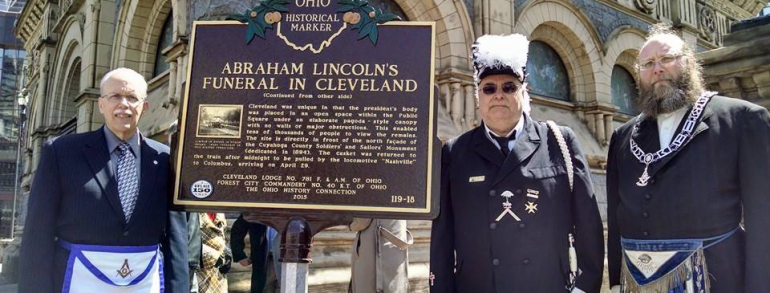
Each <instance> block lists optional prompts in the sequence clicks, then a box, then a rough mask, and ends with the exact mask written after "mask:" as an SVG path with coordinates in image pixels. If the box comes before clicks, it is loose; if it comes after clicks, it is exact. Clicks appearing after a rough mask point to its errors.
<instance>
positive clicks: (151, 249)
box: [59, 239, 164, 293]
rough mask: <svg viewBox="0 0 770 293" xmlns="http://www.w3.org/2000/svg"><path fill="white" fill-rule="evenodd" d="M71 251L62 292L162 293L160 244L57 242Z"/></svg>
mask: <svg viewBox="0 0 770 293" xmlns="http://www.w3.org/2000/svg"><path fill="white" fill-rule="evenodd" d="M59 246H61V247H62V248H64V249H67V250H69V251H70V256H69V260H68V261H67V269H66V271H65V273H64V284H63V286H62V293H103V292H120V293H140V292H141V293H163V291H164V286H163V261H162V260H161V255H160V249H159V245H157V244H156V245H149V246H102V245H85V244H73V243H69V242H67V241H63V240H61V239H60V240H59Z"/></svg>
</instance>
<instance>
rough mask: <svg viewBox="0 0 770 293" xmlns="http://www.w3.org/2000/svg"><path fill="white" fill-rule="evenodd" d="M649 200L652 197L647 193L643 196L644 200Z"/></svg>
mask: <svg viewBox="0 0 770 293" xmlns="http://www.w3.org/2000/svg"><path fill="white" fill-rule="evenodd" d="M651 198H652V195H650V194H649V193H646V194H645V195H644V199H646V200H650V199H651Z"/></svg>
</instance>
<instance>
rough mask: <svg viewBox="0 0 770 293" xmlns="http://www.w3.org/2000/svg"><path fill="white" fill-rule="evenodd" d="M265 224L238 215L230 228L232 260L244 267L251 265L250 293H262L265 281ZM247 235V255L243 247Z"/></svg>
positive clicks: (266, 267) (266, 252)
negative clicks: (248, 247) (248, 245)
mask: <svg viewBox="0 0 770 293" xmlns="http://www.w3.org/2000/svg"><path fill="white" fill-rule="evenodd" d="M267 229H268V228H267V226H265V225H262V224H259V223H252V222H248V221H246V220H245V219H244V218H243V215H240V216H239V217H238V219H236V220H235V222H233V227H231V228H230V248H231V250H232V251H233V261H236V262H238V263H240V264H241V265H242V266H244V267H248V266H251V291H249V292H251V293H262V290H263V289H264V288H265V284H266V281H267V270H269V269H272V268H270V267H268V266H267V263H268V262H267V257H268V238H267ZM246 234H248V235H249V240H250V241H249V244H250V246H251V251H250V253H249V256H247V255H246V253H245V252H244V249H245V248H246V243H245V241H244V239H245V238H246Z"/></svg>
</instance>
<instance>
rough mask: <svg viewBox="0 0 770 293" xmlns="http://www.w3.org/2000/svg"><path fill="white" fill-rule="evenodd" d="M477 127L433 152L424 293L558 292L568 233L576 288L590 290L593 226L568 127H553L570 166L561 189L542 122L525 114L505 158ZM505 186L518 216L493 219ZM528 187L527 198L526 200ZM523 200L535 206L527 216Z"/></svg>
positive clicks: (596, 253) (591, 204)
mask: <svg viewBox="0 0 770 293" xmlns="http://www.w3.org/2000/svg"><path fill="white" fill-rule="evenodd" d="M522 119H524V118H522ZM484 131H485V128H484V126H483V125H482V126H480V127H477V128H475V129H473V130H471V131H469V132H467V133H465V134H463V135H461V136H460V137H458V138H456V139H453V140H450V141H448V142H447V143H446V145H444V147H443V150H442V167H441V199H440V200H441V202H440V208H441V211H440V213H439V215H438V218H436V219H435V220H434V221H433V228H432V232H431V233H432V235H431V249H430V267H431V271H432V274H433V281H432V282H433V285H432V286H431V292H432V293H454V292H457V293H465V292H473V293H476V292H478V293H491V292H497V293H533V292H537V293H557V292H567V290H566V289H565V286H566V285H567V283H568V280H569V257H568V247H569V238H568V234H570V233H573V235H574V236H575V238H576V242H575V247H576V249H577V254H578V266H579V268H580V270H582V274H581V275H580V277H579V278H578V279H577V287H578V288H580V289H581V290H583V291H586V292H589V293H594V292H599V287H600V286H601V279H602V271H603V268H604V261H603V259H604V244H603V236H602V235H603V232H602V224H601V218H600V216H599V209H598V207H597V205H596V199H595V198H594V195H593V188H592V185H591V179H590V173H589V172H590V170H589V168H588V165H587V164H586V160H585V158H584V156H583V153H582V151H581V149H580V147H579V145H578V143H577V141H576V139H575V135H574V133H573V132H572V130H570V129H569V128H566V127H561V131H562V133H563V134H564V137H565V139H566V141H567V144H568V146H569V149H570V154H571V155H572V161H573V164H574V171H575V173H574V174H575V177H574V178H575V182H574V190H573V191H571V192H570V187H569V182H568V179H567V171H566V168H565V163H564V159H563V157H562V153H561V151H560V148H559V145H558V143H557V142H556V139H555V137H554V135H553V133H552V132H551V131H549V130H548V127H547V125H546V124H545V123H541V122H535V121H532V119H531V118H530V117H529V116H526V120H525V124H524V130H523V133H521V134H520V135H519V136H518V138H517V139H516V143H515V146H514V148H513V150H512V151H511V154H510V155H509V156H508V157H507V159H505V161H503V160H504V157H503V155H502V153H501V152H500V150H499V149H498V148H497V147H496V146H495V145H494V144H493V143H492V142H491V141H490V140H489V139H488V138H487V137H486V135H485V133H484ZM481 177H483V179H480V178H481ZM505 191H510V192H512V193H513V194H514V196H513V197H511V198H510V200H509V201H510V203H511V204H512V211H513V212H514V213H515V214H516V215H517V216H518V217H519V218H521V221H516V220H515V219H514V218H513V217H511V216H510V215H505V216H504V217H503V218H502V219H501V220H500V221H499V222H498V221H496V219H497V217H498V216H499V215H500V214H501V213H502V212H503V206H502V203H503V202H505V199H504V198H503V197H501V196H500V195H501V193H503V192H505ZM533 192H538V196H539V198H538V199H537V200H535V199H533V198H531V197H528V196H527V194H528V193H533ZM529 202H533V203H535V204H537V210H536V211H534V210H533V211H534V213H530V212H528V211H526V210H525V205H526V204H528V203H529Z"/></svg>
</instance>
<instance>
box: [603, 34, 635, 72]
mask: <svg viewBox="0 0 770 293" xmlns="http://www.w3.org/2000/svg"><path fill="white" fill-rule="evenodd" d="M644 37H645V32H643V31H641V30H639V29H636V28H631V27H628V26H624V27H620V28H617V29H615V31H613V32H612V34H610V38H608V41H607V44H606V49H605V52H606V54H605V55H604V68H602V71H603V72H609V73H611V72H612V67H613V66H615V65H619V66H621V67H623V68H624V69H626V70H627V71H628V72H629V73H631V75H633V76H634V79H635V80H636V81H637V82H639V75H638V74H637V72H636V69H635V68H634V65H635V63H636V58H637V56H638V55H639V48H641V47H642V45H644Z"/></svg>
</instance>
